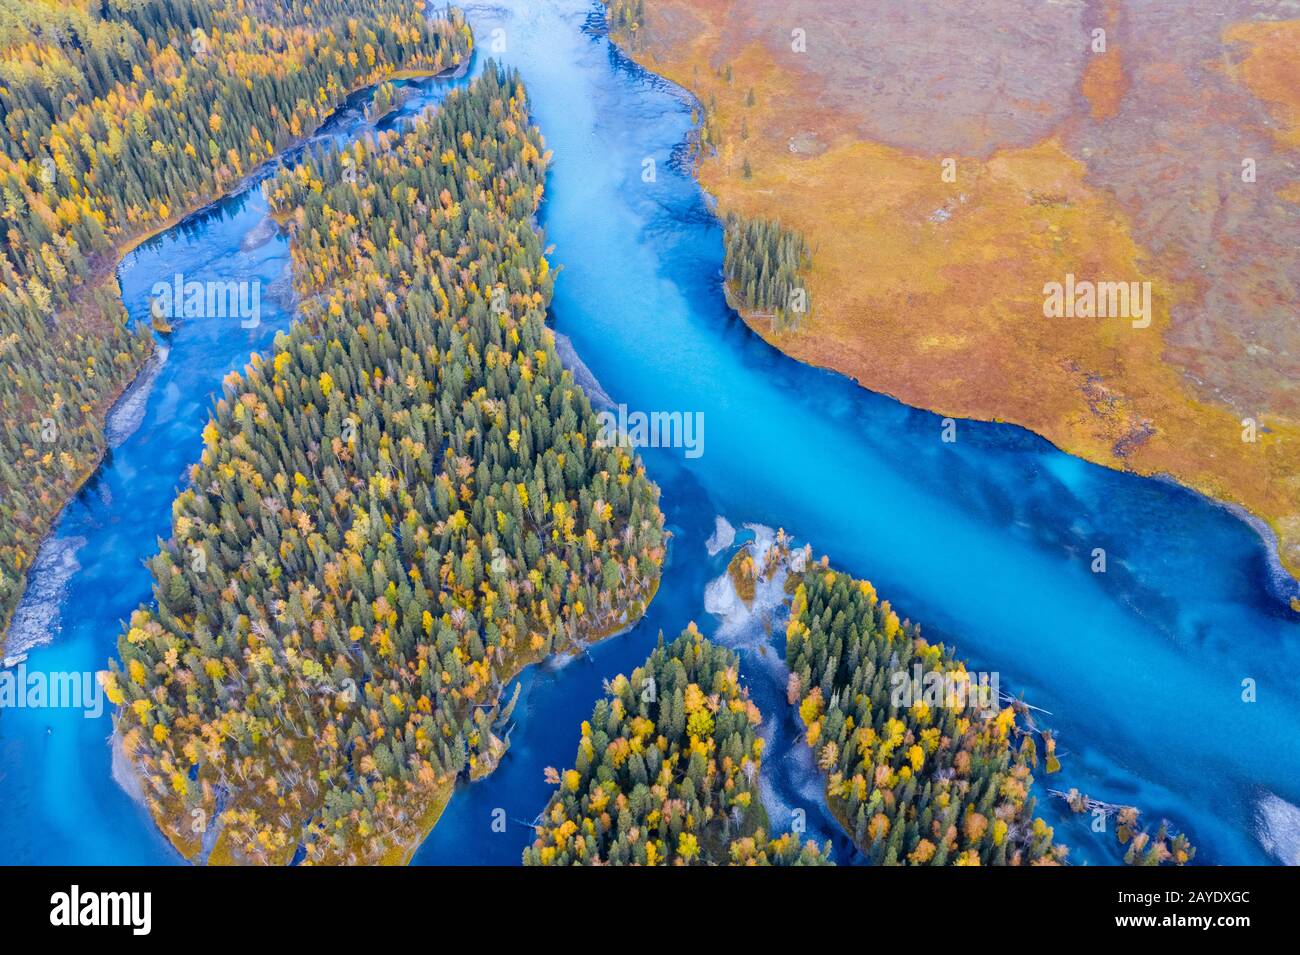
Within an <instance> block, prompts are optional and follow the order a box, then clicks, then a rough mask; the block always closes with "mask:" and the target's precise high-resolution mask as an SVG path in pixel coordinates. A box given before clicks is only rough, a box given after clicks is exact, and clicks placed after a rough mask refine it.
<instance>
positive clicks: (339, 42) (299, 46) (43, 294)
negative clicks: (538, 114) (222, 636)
mask: <svg viewBox="0 0 1300 955" xmlns="http://www.w3.org/2000/svg"><path fill="white" fill-rule="evenodd" d="M470 48H471V35H470V31H469V28H468V26H467V25H466V23H465V22H464V20H463V18H462V17H461V15H460V14H459V12H448V13H447V14H446V16H444V17H442V18H429V17H427V16H426V15H425V11H424V9H423V5H422V4H413V3H409V2H405V0H318V2H315V3H312V4H309V5H304V4H301V3H294V2H290V0H137V2H132V3H117V2H112V3H110V2H100V0H93V2H92V0H83V2H79V3H66V4H59V5H57V6H52V5H50V4H48V3H43V2H40V0H13V2H10V3H6V4H5V6H4V9H3V10H0V126H2V127H3V130H4V133H3V136H0V142H2V144H3V145H0V199H2V201H3V207H2V208H0V217H2V218H3V220H4V221H3V230H2V231H0V358H3V363H4V364H3V374H0V488H3V494H2V495H0V641H2V639H3V636H2V634H3V631H4V629H5V628H7V625H8V621H9V618H10V616H11V615H12V613H13V609H14V606H15V604H16V603H17V601H18V599H19V597H20V596H21V595H22V591H23V586H24V581H25V578H26V573H27V571H28V569H29V568H30V566H31V563H32V561H33V559H34V557H35V553H36V549H37V547H38V545H39V543H40V540H41V538H42V537H43V536H44V534H45V532H46V531H47V530H48V529H49V526H50V524H51V522H52V521H53V519H54V517H55V515H56V514H57V513H58V511H59V510H60V508H62V506H63V504H64V503H65V502H66V501H67V499H68V498H69V497H70V496H71V494H72V493H73V492H74V491H75V490H76V488H77V487H78V486H80V484H81V483H82V481H84V480H85V478H86V477H87V476H88V475H89V474H90V473H91V472H92V471H93V469H94V468H95V466H96V465H97V464H98V462H99V460H100V458H101V456H102V455H103V453H104V448H105V444H104V435H103V420H104V415H105V414H106V412H107V410H108V407H109V406H110V405H111V404H112V402H113V400H114V399H115V398H116V397H117V396H118V395H119V394H120V393H121V391H122V390H123V389H124V388H125V387H126V385H127V384H128V383H129V382H130V381H131V380H132V379H133V378H134V377H135V375H136V374H137V372H138V371H139V370H140V368H141V367H142V365H143V362H144V361H145V359H146V358H147V357H148V354H149V352H150V350H151V348H152V340H151V339H150V338H149V336H148V332H147V329H146V328H145V327H144V326H143V325H142V326H140V327H138V328H136V329H134V330H133V329H132V328H130V327H129V325H128V320H127V316H126V312H125V310H124V309H123V307H122V303H121V300H120V293H119V289H118V287H117V280H116V276H115V274H114V268H115V266H116V264H117V262H118V260H119V258H120V256H121V255H122V253H123V252H124V251H125V250H126V249H127V248H129V247H130V246H131V245H132V244H133V243H134V242H136V241H138V240H139V239H140V238H142V237H145V236H148V235H150V234H152V233H153V232H155V231H157V230H158V229H160V228H161V227H163V226H165V225H168V224H170V223H171V222H174V221H176V220H177V219H178V218H179V217H180V216H181V215H183V214H184V213H187V212H190V211H192V210H193V209H195V208H197V207H199V206H202V205H203V204H205V203H207V202H208V201H210V200H212V199H213V198H215V197H216V196H218V195H220V194H222V193H224V192H227V191H229V190H230V189H232V188H233V187H235V186H236V185H237V184H238V183H239V182H240V181H241V180H242V179H243V178H244V177H245V176H246V175H248V173H249V172H250V171H252V170H254V169H255V168H256V167H257V166H259V165H260V164H262V163H263V162H265V161H266V160H267V159H268V158H270V157H272V156H274V155H275V154H276V153H278V152H280V151H282V150H283V149H285V148H286V147H287V146H289V145H291V144H292V143H294V142H295V141H297V140H299V139H301V138H302V137H303V136H305V135H307V134H309V133H310V132H311V131H313V130H314V129H315V128H316V127H317V126H318V125H320V123H321V122H323V121H324V119H325V118H326V117H327V116H328V115H329V113H330V112H331V111H332V110H333V109H334V108H335V107H336V106H338V105H339V104H340V103H341V102H342V101H343V99H344V97H345V96H346V95H347V94H348V93H350V92H351V91H353V90H355V89H357V88H359V87H362V86H366V85H368V84H370V83H373V82H375V81H376V80H378V79H381V78H384V77H388V76H393V75H397V74H399V73H403V72H413V73H436V72H441V71H443V70H445V69H449V68H451V67H453V66H455V65H456V64H458V63H461V62H463V61H464V60H465V59H466V58H467V57H468V55H469V52H470Z"/></svg>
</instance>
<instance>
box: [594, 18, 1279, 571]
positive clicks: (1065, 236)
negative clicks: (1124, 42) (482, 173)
mask: <svg viewBox="0 0 1300 955" xmlns="http://www.w3.org/2000/svg"><path fill="white" fill-rule="evenodd" d="M646 7H647V14H646V20H647V22H646V24H645V25H644V26H643V27H642V28H641V29H640V30H639V31H638V38H637V40H638V42H637V44H636V51H635V53H634V54H633V55H634V56H635V57H636V59H638V61H640V62H641V63H642V64H643V65H645V66H646V67H647V68H649V69H651V70H653V71H655V72H657V73H659V74H661V75H663V76H665V77H667V78H668V79H670V80H672V81H674V82H676V83H678V84H679V85H681V86H683V87H685V88H687V89H689V90H690V91H691V92H692V93H694V94H695V96H696V97H697V98H698V99H699V101H700V102H701V104H703V105H704V107H705V108H706V110H707V112H708V119H709V125H710V128H711V129H716V130H718V131H719V132H720V137H718V138H719V139H720V146H719V147H718V148H717V150H716V151H715V152H713V153H712V154H706V155H704V156H703V157H702V159H701V161H700V163H699V165H698V176H699V180H700V182H701V184H702V186H703V187H704V188H705V189H706V190H707V191H708V192H709V193H711V194H712V195H713V196H715V197H716V198H717V200H718V212H719V214H720V215H725V214H727V213H728V212H739V213H741V214H743V215H746V216H761V217H766V218H775V219H779V220H780V221H781V222H782V223H783V224H785V225H787V226H790V227H793V228H795V229H797V230H798V231H800V232H802V233H803V235H804V237H805V238H806V239H807V241H808V243H809V245H810V247H811V248H812V267H811V271H810V273H809V274H808V275H807V277H806V278H807V283H808V287H809V291H810V293H811V301H812V302H813V303H814V311H813V314H812V315H811V316H810V317H809V318H808V319H807V320H806V321H805V322H804V324H803V325H802V326H801V327H799V328H796V329H794V330H777V329H774V328H773V327H771V323H770V322H768V321H766V320H764V319H762V318H761V317H758V316H753V315H747V316H745V318H746V320H747V321H748V322H749V324H750V325H751V326H752V327H753V328H754V329H755V331H757V332H758V333H759V334H760V335H762V336H763V337H764V338H765V339H767V340H768V341H769V342H770V343H771V344H773V345H774V346H776V347H777V348H779V349H781V350H782V351H784V352H786V353H788V354H790V355H792V356H793V357H795V358H797V359H799V360H801V361H805V362H808V363H811V364H815V365H819V366H822V367H826V368H830V369H833V370H835V371H838V372H841V373H843V374H845V375H847V376H849V377H851V378H853V379H854V380H856V381H857V382H859V383H860V384H862V385H863V386H865V387H868V388H871V389H872V390H874V391H879V392H884V393H886V394H889V395H892V396H893V397H895V398H898V399H899V400H901V401H904V402H906V403H908V404H910V405H914V406H918V407H922V408H927V409H930V410H933V411H936V412H939V413H942V414H945V415H953V416H957V417H963V418H973V419H979V420H995V421H1004V422H1009V423H1013V424H1016V425H1020V426H1022V427H1025V428H1028V429H1030V430H1032V431H1034V432H1036V433H1038V434H1040V435H1042V436H1044V437H1046V438H1047V439H1048V440H1050V441H1051V442H1053V443H1054V444H1055V445H1057V446H1058V447H1061V448H1063V449H1064V450H1067V451H1069V452H1071V453H1073V454H1076V455H1079V456H1080V457H1083V458H1085V459H1087V460H1089V461H1093V462H1096V463H1099V464H1103V465H1106V466H1109V467H1113V468H1121V469H1124V470H1129V471H1133V472H1136V473H1138V474H1142V475H1169V476H1171V477H1173V478H1174V479H1175V480H1177V481H1179V482H1180V483H1182V484H1185V485H1188V486H1190V487H1192V488H1195V489H1196V490H1198V491H1201V492H1203V493H1205V494H1207V495H1209V496H1210V497H1212V498H1215V499H1217V500H1219V501H1223V502H1230V503H1234V504H1238V505H1241V506H1243V507H1244V508H1245V509H1246V510H1247V511H1249V512H1251V513H1252V514H1255V515H1258V516H1259V517H1261V518H1263V519H1264V520H1265V521H1266V522H1267V523H1268V524H1269V525H1270V526H1271V527H1272V528H1273V530H1274V531H1275V532H1276V534H1277V536H1278V538H1279V553H1280V557H1281V559H1282V562H1283V563H1284V565H1285V566H1286V567H1287V568H1288V569H1289V570H1290V571H1291V572H1292V573H1293V574H1296V575H1300V421H1297V420H1296V419H1295V418H1294V417H1289V416H1287V417H1284V416H1282V415H1281V414H1273V415H1269V414H1267V413H1265V412H1262V411H1261V412H1259V413H1258V415H1257V417H1258V425H1259V429H1258V437H1257V440H1256V441H1254V442H1247V441H1244V440H1243V421H1242V419H1243V417H1247V415H1243V414H1242V413H1241V411H1240V409H1234V408H1232V407H1229V406H1228V405H1227V404H1219V403H1216V402H1214V401H1213V400H1211V398H1209V397H1206V395H1205V394H1203V393H1202V392H1201V391H1198V390H1196V388H1195V387H1194V385H1193V383H1192V382H1190V381H1189V378H1188V376H1185V375H1184V374H1183V373H1182V371H1181V370H1180V369H1179V368H1177V367H1175V366H1174V365H1173V364H1171V363H1169V362H1168V361H1167V360H1166V357H1165V351H1166V340H1165V337H1166V334H1167V332H1168V330H1169V328H1170V324H1171V311H1172V310H1173V309H1174V308H1175V307H1177V306H1178V305H1180V303H1181V304H1185V303H1188V302H1191V301H1192V300H1193V299H1194V298H1195V296H1196V295H1197V294H1198V289H1197V287H1196V285H1195V284H1194V283H1192V282H1190V281H1187V280H1185V279H1179V278H1174V277H1171V276H1170V275H1165V274H1161V273H1160V271H1159V269H1160V264H1161V263H1160V261H1159V260H1158V259H1157V258H1156V257H1155V256H1153V255H1152V254H1151V253H1150V252H1149V251H1148V250H1147V249H1145V248H1143V247H1142V245H1140V244H1139V242H1138V241H1137V240H1136V239H1135V237H1134V229H1133V227H1132V222H1131V220H1130V216H1129V214H1128V211H1127V210H1126V208H1125V207H1123V206H1122V205H1121V204H1120V203H1119V202H1118V201H1117V200H1116V199H1115V197H1114V196H1113V194H1112V193H1111V192H1109V191H1107V190H1104V189H1101V188H1098V187H1097V186H1096V185H1095V184H1094V183H1093V181H1092V179H1091V178H1090V170H1089V167H1088V166H1087V165H1086V163H1085V162H1084V161H1083V160H1081V159H1079V158H1076V157H1075V156H1073V155H1071V153H1070V152H1069V151H1067V147H1066V146H1065V145H1064V144H1063V143H1064V139H1063V134H1058V133H1053V134H1051V135H1048V136H1047V137H1046V138H1042V139H1040V140H1038V141H1036V142H1034V143H1032V144H1029V145H1020V146H1015V145H1011V146H1005V147H1002V148H995V149H993V150H991V151H990V152H989V154H987V155H983V156H963V155H952V154H951V153H940V154H935V155H925V154H921V153H919V152H916V151H907V150H903V149H900V148H895V147H893V146H890V145H885V144H881V143H877V142H872V141H869V140H867V139H864V138H862V136H861V135H860V133H858V132H857V131H856V130H853V129H846V128H845V123H844V122H843V121H842V120H841V119H840V118H839V117H838V116H837V115H836V114H835V112H834V111H832V110H830V109H828V108H827V107H825V106H824V105H822V98H821V97H820V96H819V95H818V92H819V89H818V84H817V83H815V82H809V81H808V79H807V77H806V76H803V75H796V74H795V73H794V72H793V69H792V68H791V67H789V66H788V65H787V64H786V63H785V62H784V61H785V60H786V59H788V57H782V56H780V55H775V54H774V52H773V49H774V48H773V47H771V46H767V45H765V44H764V43H763V42H760V40H759V39H757V38H755V39H752V41H750V40H749V39H748V38H746V39H742V40H737V38H736V36H735V30H736V26H735V25H736V22H737V21H736V20H735V19H734V17H735V14H734V12H733V11H732V2H731V0H707V2H704V3H692V4H689V6H688V5H687V4H686V3H685V0H647V3H646ZM795 22H802V21H795ZM724 32H727V33H728V35H727V36H726V39H725V43H724V40H723V33H724ZM1226 36H1227V38H1228V39H1229V40H1234V41H1245V42H1247V43H1250V44H1251V45H1252V47H1251V49H1252V52H1250V54H1249V55H1247V56H1246V58H1245V60H1244V62H1243V64H1242V67H1241V72H1242V76H1241V82H1243V83H1244V84H1245V85H1246V86H1248V87H1249V88H1250V89H1251V91H1252V92H1253V93H1254V95H1256V96H1258V97H1259V98H1260V99H1263V100H1265V101H1266V102H1268V103H1270V104H1272V107H1273V108H1274V109H1275V110H1276V112H1277V115H1278V116H1279V117H1280V121H1281V122H1282V123H1284V124H1285V125H1284V126H1283V127H1282V128H1281V129H1280V131H1279V136H1285V137H1300V60H1297V59H1296V57H1295V50H1296V49H1297V48H1300V21H1295V22H1290V23H1281V24H1277V23H1249V24H1244V25H1238V26H1235V27H1231V28H1229V29H1228V30H1227V33H1226ZM616 39H621V40H626V37H616ZM769 41H770V38H769ZM728 67H729V68H730V69H729V70H728V69H727V68H728ZM728 73H730V77H729V76H728ZM1128 86H1129V79H1128V78H1127V77H1126V75H1125V67H1124V60H1123V58H1122V56H1121V53H1120V51H1119V50H1118V49H1112V50H1110V51H1108V52H1107V54H1106V55H1105V56H1103V57H1099V58H1097V59H1094V60H1093V61H1092V62H1091V63H1090V64H1089V66H1088V67H1087V68H1086V70H1085V71H1084V73H1083V75H1082V76H1081V77H1080V89H1079V97H1078V99H1079V106H1078V108H1079V109H1080V110H1083V111H1088V112H1090V113H1091V114H1092V117H1093V118H1098V119H1105V118H1107V117H1109V116H1113V115H1114V114H1115V112H1116V111H1117V110H1118V108H1119V103H1120V101H1121V100H1122V99H1123V97H1124V95H1125V92H1126V90H1127V89H1128ZM751 104H752V105H751ZM801 130H813V131H816V138H815V142H816V143H817V147H818V148H814V149H804V148H800V149H798V150H797V151H796V149H795V148H793V144H792V142H791V139H792V136H793V135H794V134H796V133H798V132H799V131H801ZM800 138H801V139H802V138H803V137H802V136H801V137H800ZM1289 141H1292V142H1298V143H1300V138H1296V139H1294V140H1289ZM945 158H953V159H955V160H956V170H957V175H956V181H955V182H945V181H944V178H943V176H942V175H941V170H942V161H943V159H945ZM746 162H747V163H748V165H749V167H750V169H751V170H752V175H751V177H750V178H746V177H745V175H744V172H743V170H744V167H745V164H746ZM1283 195H1284V197H1285V198H1287V199H1289V201H1297V199H1300V183H1297V184H1295V186H1294V188H1291V189H1290V191H1289V192H1284V193H1283ZM1067 273H1074V274H1075V275H1076V276H1078V277H1079V278H1080V279H1084V278H1091V279H1093V280H1095V281H1126V282H1131V281H1138V282H1141V281H1150V282H1152V291H1153V307H1152V321H1151V325H1150V327H1148V328H1134V327H1132V324H1131V323H1130V322H1129V321H1127V320H1124V319H1081V318H1075V319H1048V318H1045V317H1044V314H1043V300H1044V296H1043V288H1044V285H1045V284H1046V283H1048V282H1061V281H1064V278H1065V275H1066V274H1067ZM936 435H937V432H936Z"/></svg>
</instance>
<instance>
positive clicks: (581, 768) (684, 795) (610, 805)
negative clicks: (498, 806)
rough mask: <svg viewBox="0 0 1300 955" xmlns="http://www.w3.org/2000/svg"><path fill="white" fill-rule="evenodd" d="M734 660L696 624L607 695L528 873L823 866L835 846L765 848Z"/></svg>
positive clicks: (748, 704)
mask: <svg viewBox="0 0 1300 955" xmlns="http://www.w3.org/2000/svg"><path fill="white" fill-rule="evenodd" d="M740 679H741V678H740V661H739V659H738V658H737V656H736V654H735V653H734V652H733V651H731V650H728V649H726V648H725V647H720V646H717V645H715V644H713V643H710V642H709V641H708V640H706V639H704V637H703V636H702V635H701V634H700V632H699V631H698V630H697V629H696V627H695V625H694V624H691V625H690V627H688V628H687V630H686V632H685V633H683V634H682V635H681V636H680V637H678V638H677V639H676V640H674V641H673V642H672V643H669V644H665V643H664V640H663V635H662V634H660V636H659V646H658V647H657V648H656V649H655V651H654V653H652V654H651V655H650V658H649V659H648V660H646V662H645V666H643V667H638V668H637V669H636V670H633V671H632V676H631V677H630V678H629V677H626V676H623V675H621V674H620V675H619V676H617V677H615V678H614V679H613V680H612V681H610V682H609V684H608V686H607V691H608V698H607V699H603V700H599V701H597V703H596V706H595V708H594V709H593V710H592V713H591V719H590V720H586V721H584V722H583V724H582V736H581V739H579V741H578V753H577V756H576V757H575V759H574V765H573V768H571V769H566V770H565V771H564V772H563V773H562V774H559V773H554V771H551V772H552V774H553V775H554V776H555V781H556V782H557V783H558V785H557V788H556V792H555V795H554V796H553V797H551V801H550V803H549V804H548V805H547V806H546V808H545V809H544V810H543V811H542V813H541V815H540V816H539V817H538V826H537V839H536V841H535V842H534V843H533V845H532V846H531V847H529V848H528V849H526V850H525V851H524V864H525V865H650V866H654V865H829V864H831V863H830V862H829V854H830V847H829V846H826V847H824V848H823V847H820V846H818V845H817V844H816V843H815V842H808V843H805V844H801V843H800V841H799V838H798V837H797V836H796V835H794V834H793V833H789V832H787V833H785V834H783V835H781V836H778V837H776V838H772V837H771V836H770V835H769V832H768V820H767V813H766V811H765V810H764V808H763V803H762V801H761V799H760V798H759V793H758V773H759V769H760V768H761V765H762V760H763V740H762V739H761V738H759V736H758V735H757V728H758V726H759V725H760V723H761V722H762V714H760V713H759V711H758V707H757V706H755V705H754V703H753V701H751V700H750V699H749V694H748V693H747V692H746V691H745V689H744V688H743V687H742V686H741V683H740Z"/></svg>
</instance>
